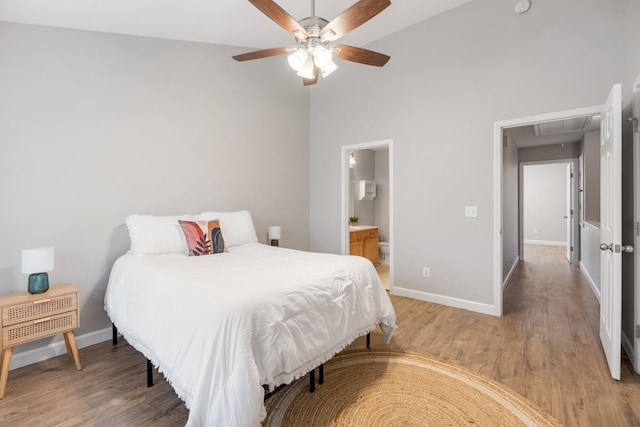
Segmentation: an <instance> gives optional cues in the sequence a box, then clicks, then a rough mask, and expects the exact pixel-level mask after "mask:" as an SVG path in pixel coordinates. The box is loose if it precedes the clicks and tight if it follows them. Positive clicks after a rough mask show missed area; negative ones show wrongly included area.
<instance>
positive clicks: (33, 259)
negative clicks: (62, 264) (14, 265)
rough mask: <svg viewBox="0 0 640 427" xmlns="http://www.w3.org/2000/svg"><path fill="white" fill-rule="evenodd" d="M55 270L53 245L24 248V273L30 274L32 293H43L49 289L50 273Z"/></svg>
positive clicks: (30, 291) (30, 290)
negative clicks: (48, 272)
mask: <svg viewBox="0 0 640 427" xmlns="http://www.w3.org/2000/svg"><path fill="white" fill-rule="evenodd" d="M51 270H53V247H50V248H38V249H23V250H22V273H23V274H28V275H29V287H28V291H29V293H30V294H41V293H43V292H46V291H47V290H48V289H49V275H48V274H47V273H46V272H47V271H51Z"/></svg>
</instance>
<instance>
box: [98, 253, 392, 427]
mask: <svg viewBox="0 0 640 427" xmlns="http://www.w3.org/2000/svg"><path fill="white" fill-rule="evenodd" d="M105 309H106V311H107V313H108V314H109V317H110V318H111V320H112V321H113V322H114V324H115V325H116V326H117V328H118V330H119V331H120V332H121V333H122V334H123V336H124V337H125V338H126V339H127V341H128V342H129V343H130V344H131V345H133V346H134V347H135V348H136V349H137V350H138V351H140V352H142V353H143V354H144V355H145V356H146V357H147V358H148V359H150V360H151V361H152V362H153V364H154V365H156V367H157V368H158V369H159V370H160V371H161V372H162V373H163V374H164V376H165V377H166V378H167V380H168V381H169V383H170V384H171V385H172V386H173V388H174V389H175V391H176V393H177V394H178V396H180V398H181V399H182V400H184V402H185V404H186V406H187V408H189V410H190V412H189V420H188V422H187V425H188V426H257V425H259V424H260V421H261V420H262V419H263V418H264V416H265V409H264V404H263V398H264V390H263V388H262V386H261V384H267V385H269V386H271V387H274V386H277V385H279V384H283V383H289V382H291V381H292V380H294V379H296V378H299V377H301V376H303V375H305V374H306V373H307V372H308V371H310V370H311V369H313V368H315V367H316V366H318V365H319V364H320V363H323V362H325V361H327V360H328V359H330V358H331V357H332V356H333V355H334V354H336V353H337V352H339V351H340V350H342V349H343V348H344V347H346V346H347V345H348V344H349V343H351V342H352V341H353V340H354V339H355V338H357V337H359V336H361V335H364V334H366V333H367V332H369V331H371V330H373V329H374V328H375V327H376V325H378V324H379V325H381V327H382V330H383V331H384V333H385V337H386V340H387V342H388V340H389V339H390V338H391V334H392V333H393V331H394V330H395V328H396V324H395V320H396V319H395V313H394V310H393V306H392V305H391V301H390V300H389V297H388V296H387V294H386V292H385V291H384V289H383V287H382V284H381V283H380V279H379V277H378V275H377V274H376V271H375V268H374V267H373V265H372V264H371V263H370V262H369V261H368V260H366V259H364V258H360V257H355V256H341V255H329V254H318V253H309V252H302V251H294V250H290V249H283V248H275V247H271V246H266V245H262V244H259V243H251V244H246V245H242V246H238V247H234V248H232V249H231V250H230V252H229V253H223V254H216V255H210V256H200V257H187V256H182V255H150V256H138V257H134V256H132V255H129V254H127V255H123V256H122V257H120V258H119V259H118V260H117V261H116V263H115V264H114V266H113V269H112V271H111V277H110V279H109V284H108V287H107V293H106V296H105Z"/></svg>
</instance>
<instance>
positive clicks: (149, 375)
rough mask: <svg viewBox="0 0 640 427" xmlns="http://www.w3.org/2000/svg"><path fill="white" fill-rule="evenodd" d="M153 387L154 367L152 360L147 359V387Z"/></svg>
mask: <svg viewBox="0 0 640 427" xmlns="http://www.w3.org/2000/svg"><path fill="white" fill-rule="evenodd" d="M151 386H153V366H152V365H151V360H149V359H147V387H151Z"/></svg>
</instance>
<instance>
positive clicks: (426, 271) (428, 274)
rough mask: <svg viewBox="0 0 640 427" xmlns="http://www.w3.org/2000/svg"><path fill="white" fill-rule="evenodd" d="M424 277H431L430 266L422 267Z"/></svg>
mask: <svg viewBox="0 0 640 427" xmlns="http://www.w3.org/2000/svg"><path fill="white" fill-rule="evenodd" d="M422 277H431V269H430V268H429V267H422Z"/></svg>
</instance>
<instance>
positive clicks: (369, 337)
mask: <svg viewBox="0 0 640 427" xmlns="http://www.w3.org/2000/svg"><path fill="white" fill-rule="evenodd" d="M367 348H371V332H369V333H368V334H367Z"/></svg>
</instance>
